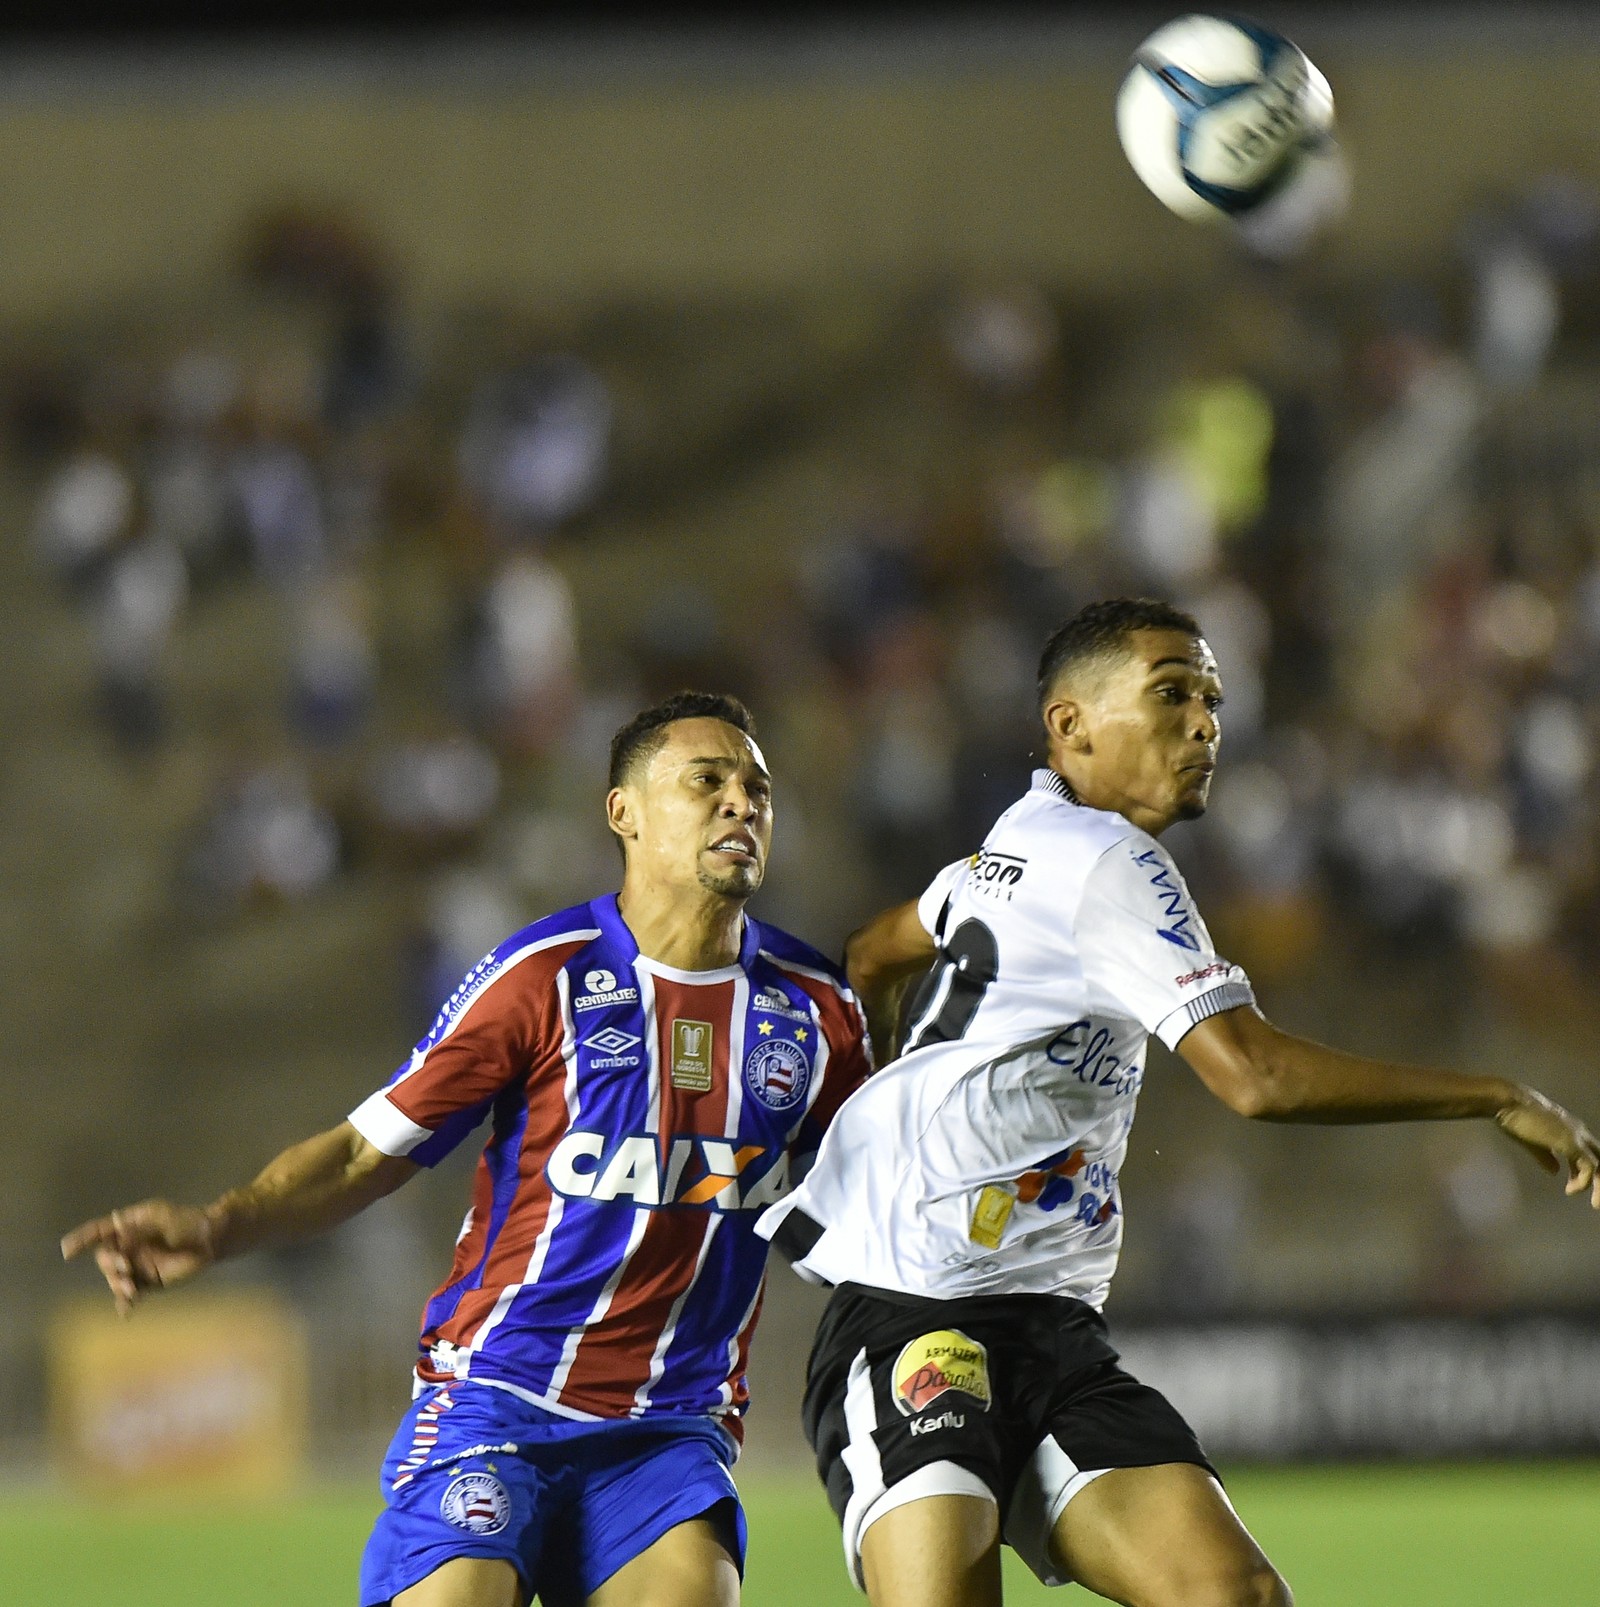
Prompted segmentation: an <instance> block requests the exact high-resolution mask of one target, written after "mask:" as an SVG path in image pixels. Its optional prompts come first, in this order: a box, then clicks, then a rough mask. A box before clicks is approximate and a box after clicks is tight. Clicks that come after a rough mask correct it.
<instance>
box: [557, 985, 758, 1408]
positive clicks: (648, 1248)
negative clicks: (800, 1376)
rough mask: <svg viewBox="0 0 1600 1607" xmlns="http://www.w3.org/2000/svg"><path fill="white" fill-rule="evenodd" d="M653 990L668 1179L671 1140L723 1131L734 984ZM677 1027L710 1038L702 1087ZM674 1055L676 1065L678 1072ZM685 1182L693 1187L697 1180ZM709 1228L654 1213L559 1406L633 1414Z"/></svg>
mask: <svg viewBox="0 0 1600 1607" xmlns="http://www.w3.org/2000/svg"><path fill="white" fill-rule="evenodd" d="M653 980H654V984H655V1023H656V1043H655V1050H656V1066H657V1068H658V1072H659V1077H660V1083H659V1087H660V1111H661V1117H660V1121H659V1123H658V1125H657V1129H656V1135H657V1136H656V1145H657V1149H658V1150H659V1152H660V1164H661V1169H662V1175H663V1176H665V1175H666V1172H667V1167H668V1163H669V1160H670V1152H671V1143H672V1135H673V1134H674V1133H720V1132H724V1131H725V1130H726V1128H727V1124H728V1077H729V1070H728V1068H729V1048H730V1038H731V1034H732V1031H733V1026H734V1020H733V1008H734V1001H735V999H736V997H737V996H738V989H737V984H735V983H734V982H731V981H729V982H714V983H701V984H691V983H683V982H673V981H669V980H667V979H666V978H664V977H659V976H658V977H655V978H653ZM679 1021H683V1022H690V1023H697V1024H699V1025H702V1026H708V1027H710V1029H711V1043H710V1057H709V1058H710V1078H709V1083H710V1086H709V1087H700V1086H697V1084H699V1083H701V1082H703V1081H705V1080H706V1079H705V1077H704V1073H703V1071H702V1070H701V1068H702V1067H703V1066H704V1064H705V1062H704V1060H702V1059H700V1058H698V1057H695V1056H690V1057H688V1059H687V1060H685V1059H684V1058H683V1056H682V1050H683V1048H684V1047H685V1046H684V1045H683V1044H682V1042H681V1039H680V1035H679V1033H678V1031H677V1030H676V1028H675V1025H674V1024H675V1023H676V1022H679ZM741 1025H742V1024H741ZM675 1053H676V1054H678V1055H679V1056H680V1059H679V1064H678V1066H677V1069H676V1072H675V1069H674V1054H675ZM675 1078H676V1080H675ZM686 1181H687V1182H688V1184H689V1186H690V1187H693V1185H694V1183H695V1182H697V1181H698V1179H695V1178H692V1177H691V1178H689V1179H686ZM719 1186H721V1185H719ZM710 1220H711V1219H710V1213H709V1212H700V1211H693V1212H688V1211H653V1212H651V1214H650V1219H649V1221H648V1222H647V1223H646V1224H645V1230H644V1234H643V1237H642V1238H641V1239H640V1241H639V1244H638V1246H637V1248H636V1249H635V1250H634V1253H633V1258H632V1260H631V1261H629V1263H628V1267H627V1270H626V1271H625V1272H624V1273H623V1275H622V1281H621V1282H620V1283H619V1284H618V1285H617V1288H616V1292H615V1293H614V1294H613V1295H612V1297H611V1305H610V1306H609V1308H608V1309H607V1311H606V1314H605V1316H604V1317H603V1318H602V1319H601V1321H600V1322H599V1323H598V1324H596V1326H595V1327H594V1328H591V1329H590V1330H589V1331H588V1332H587V1333H586V1334H585V1335H584V1336H583V1338H582V1340H581V1341H579V1344H578V1349H577V1352H576V1354H575V1355H574V1356H573V1359H572V1367H571V1370H570V1371H569V1372H568V1373H567V1377H566V1382H565V1383H564V1384H563V1385H562V1388H561V1395H560V1399H561V1401H562V1402H563V1403H564V1404H566V1405H569V1406H576V1407H578V1408H579V1409H580V1410H584V1411H601V1412H611V1411H616V1410H617V1409H618V1408H619V1407H621V1408H622V1409H623V1410H627V1409H628V1408H631V1406H632V1405H633V1399H634V1395H635V1393H636V1391H637V1390H638V1389H639V1386H640V1385H641V1384H643V1383H645V1382H646V1381H647V1380H648V1378H649V1376H650V1364H651V1361H652V1359H653V1358H654V1356H655V1352H656V1347H657V1345H658V1344H659V1343H660V1342H661V1339H662V1337H663V1334H664V1332H665V1329H666V1326H667V1323H668V1321H669V1320H670V1317H671V1313H672V1307H673V1305H674V1304H675V1303H676V1301H677V1300H678V1298H679V1296H680V1295H682V1294H683V1292H684V1291H685V1290H686V1289H687V1288H688V1287H689V1286H690V1284H691V1283H692V1282H693V1280H694V1275H695V1268H696V1264H697V1262H698V1260H699V1255H700V1246H701V1245H702V1244H703V1243H704V1241H705V1236H706V1232H707V1230H708V1228H709V1226H710ZM624 1403H626V1404H625V1405H624Z"/></svg>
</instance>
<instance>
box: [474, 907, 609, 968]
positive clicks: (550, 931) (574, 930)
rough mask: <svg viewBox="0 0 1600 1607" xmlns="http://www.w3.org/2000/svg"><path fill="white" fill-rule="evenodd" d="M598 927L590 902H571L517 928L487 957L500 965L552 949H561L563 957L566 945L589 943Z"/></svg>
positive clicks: (595, 935)
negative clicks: (567, 905) (566, 907)
mask: <svg viewBox="0 0 1600 1607" xmlns="http://www.w3.org/2000/svg"><path fill="white" fill-rule="evenodd" d="M601 930H602V929H601V925H600V922H599V920H598V919H597V917H596V915H595V911H594V906H593V905H591V904H574V905H572V906H571V907H570V908H568V909H564V910H557V911H556V912H555V913H554V914H552V915H543V916H541V917H540V918H539V919H538V920H537V921H532V922H530V923H529V924H528V925H527V926H524V927H521V928H519V929H518V930H517V931H515V932H513V933H512V934H511V936H510V937H508V938H506V939H505V941H504V942H503V943H499V944H497V945H496V946H495V948H494V949H493V951H492V952H491V954H490V956H489V958H490V959H497V960H498V961H499V962H500V963H501V964H502V965H504V964H508V963H509V962H510V961H512V960H514V959H521V958H525V957H529V956H532V955H535V954H540V953H547V952H551V951H554V950H562V951H563V957H565V951H567V950H568V949H569V948H570V947H572V946H579V947H581V946H583V945H585V944H588V943H592V942H593V941H594V940H595V939H596V938H598V937H599V936H600V935H601Z"/></svg>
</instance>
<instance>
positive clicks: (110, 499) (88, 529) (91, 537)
mask: <svg viewBox="0 0 1600 1607" xmlns="http://www.w3.org/2000/svg"><path fill="white" fill-rule="evenodd" d="M133 511H134V483H133V477H132V476H131V475H130V474H129V473H128V471H127V469H126V468H124V467H123V465H122V464H121V463H119V462H118V461H117V459H116V458H114V457H112V456H111V455H110V454H109V453H107V452H104V451H102V450H100V449H98V448H95V447H84V448H82V449H81V450H80V451H78V452H76V453H75V454H74V455H73V456H72V457H70V458H68V459H67V460H66V462H64V463H63V464H62V465H61V466H60V467H59V468H58V469H56V471H55V472H54V473H53V474H52V475H51V476H50V478H49V480H48V481H47V482H46V484H45V488H44V494H43V495H42V497H41V498H40V501H39V510H38V513H37V515H36V517H35V521H34V544H35V546H36V547H37V548H38V551H39V556H40V558H41V559H42V560H43V562H44V564H45V565H46V567H47V568H48V569H50V570H51V571H52V572H53V573H54V574H55V575H57V576H58V577H59V578H60V579H61V580H63V581H64V582H65V583H66V584H67V585H69V586H71V587H74V588H76V589H78V590H80V591H81V590H83V589H84V588H85V587H87V586H89V585H91V584H92V583H93V581H94V580H95V579H96V578H97V577H98V575H99V574H100V572H101V570H102V568H103V566H104V564H105V562H106V560H107V558H108V557H109V555H110V554H111V552H112V550H113V549H114V548H115V547H116V546H117V544H118V543H119V542H120V541H121V540H123V538H124V537H125V536H126V535H127V534H128V531H129V528H130V526H131V524H132V521H133Z"/></svg>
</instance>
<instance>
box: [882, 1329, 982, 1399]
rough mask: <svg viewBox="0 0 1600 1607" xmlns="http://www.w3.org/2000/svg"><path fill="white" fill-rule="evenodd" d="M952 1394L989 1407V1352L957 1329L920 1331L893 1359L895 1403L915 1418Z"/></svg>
mask: <svg viewBox="0 0 1600 1607" xmlns="http://www.w3.org/2000/svg"><path fill="white" fill-rule="evenodd" d="M952 1393H954V1394H958V1395H968V1396H970V1397H971V1398H972V1399H973V1400H975V1401H976V1402H977V1403H978V1405H979V1406H981V1407H982V1408H983V1410H984V1411H988V1410H989V1402H990V1400H991V1399H992V1396H991V1392H990V1389H989V1352H988V1351H987V1350H985V1349H984V1347H983V1346H982V1345H980V1344H979V1343H978V1341H977V1340H976V1339H973V1338H971V1337H970V1336H969V1335H967V1334H964V1333H962V1332H961V1330H960V1329H959V1328H941V1329H939V1330H938V1331H937V1332H935V1333H931V1334H923V1335H921V1336H920V1337H919V1338H917V1339H913V1340H912V1341H911V1343H910V1344H909V1345H907V1346H906V1347H905V1348H904V1349H903V1350H902V1351H901V1352H900V1354H899V1355H898V1356H897V1357H896V1358H895V1363H894V1403H895V1405H896V1407H898V1408H899V1411H900V1414H901V1416H903V1417H916V1416H918V1415H920V1414H921V1413H923V1412H926V1411H927V1410H928V1408H929V1407H931V1406H932V1405H933V1403H934V1402H935V1401H937V1400H939V1399H941V1398H942V1397H943V1396H945V1395H949V1394H952Z"/></svg>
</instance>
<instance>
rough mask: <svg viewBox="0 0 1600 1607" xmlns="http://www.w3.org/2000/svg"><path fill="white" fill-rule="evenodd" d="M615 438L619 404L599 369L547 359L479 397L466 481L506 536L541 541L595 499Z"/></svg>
mask: <svg viewBox="0 0 1600 1607" xmlns="http://www.w3.org/2000/svg"><path fill="white" fill-rule="evenodd" d="M610 438H611V398H610V396H609V395H608V393H607V391H606V388H605V386H604V385H603V384H602V383H601V381H600V379H599V377H598V376H597V375H596V374H595V373H594V371H593V370H592V369H590V368H589V367H588V366H587V365H586V364H584V363H582V362H580V361H579V360H578V359H577V358H575V357H570V356H558V357H545V358H540V359H538V360H537V361H535V362H531V363H528V364H525V365H524V366H523V367H521V368H519V369H515V370H513V371H512V372H511V373H509V374H504V375H498V376H496V377H494V378H492V379H488V380H484V381H482V382H481V383H480V384H479V385H478V387H477V389H476V390H475V391H474V393H473V397H472V404H471V407H470V408H469V410H468V414H467V422H466V427H465V429H464V430H463V432H462V436H461V445H460V449H459V462H460V469H461V476H462V480H463V482H464V483H465V484H466V486H467V488H468V489H469V490H470V491H471V492H472V493H473V494H474V496H475V497H476V498H477V499H478V501H479V502H480V503H481V505H482V506H483V507H484V508H485V509H486V510H487V512H488V513H489V515H490V517H491V519H492V521H493V523H494V525H495V528H496V529H497V530H498V531H499V532H500V533H501V534H502V535H503V536H505V537H507V538H509V539H513V540H515V539H522V538H527V537H533V536H541V535H543V534H545V533H546V532H548V531H550V530H552V529H554V528H555V527H556V526H557V525H559V524H561V523H562V522H563V521H564V520H566V519H569V518H571V517H572V515H574V514H576V513H580V512H582V511H583V509H584V508H586V507H587V506H588V505H589V503H590V502H591V501H592V500H593V498H594V496H595V493H596V491H597V490H598V488H599V484H600V480H601V476H602V475H603V474H604V472H605V467H606V456H607V451H608V448H609V445H610Z"/></svg>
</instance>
